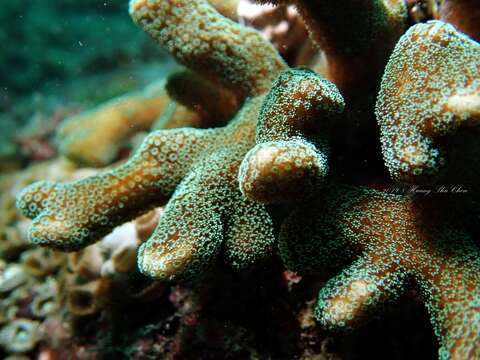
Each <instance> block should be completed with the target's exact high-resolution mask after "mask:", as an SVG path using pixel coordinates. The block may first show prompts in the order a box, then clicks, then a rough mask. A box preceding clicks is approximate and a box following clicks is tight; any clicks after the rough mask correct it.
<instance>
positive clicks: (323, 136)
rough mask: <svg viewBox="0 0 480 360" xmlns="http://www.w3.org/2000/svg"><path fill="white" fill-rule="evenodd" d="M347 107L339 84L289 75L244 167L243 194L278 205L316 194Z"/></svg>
mask: <svg viewBox="0 0 480 360" xmlns="http://www.w3.org/2000/svg"><path fill="white" fill-rule="evenodd" d="M344 106H345V104H344V101H343V98H342V96H341V95H340V93H339V92H338V90H337V88H336V87H335V85H333V84H332V83H330V82H329V81H328V80H325V79H323V78H322V77H321V76H319V75H317V74H315V73H314V72H313V71H311V70H308V69H289V70H285V71H283V72H282V73H281V74H280V76H279V77H278V78H277V79H276V80H275V82H274V83H273V85H272V88H271V90H270V92H269V93H268V94H267V96H266V98H265V100H264V103H263V105H262V108H261V110H260V114H259V120H258V125H257V136H256V142H257V145H256V146H255V147H254V148H253V149H252V150H250V151H249V152H248V154H247V155H246V156H245V159H244V160H243V163H242V166H241V168H240V172H239V182H240V189H241V190H242V192H243V193H244V194H245V195H246V196H247V197H248V198H250V199H252V200H255V201H259V202H265V203H271V202H274V203H278V202H288V201H292V200H298V198H299V196H302V195H303V194H305V193H309V192H311V191H313V188H314V187H316V186H318V185H320V184H321V183H322V182H323V178H324V177H325V176H326V174H327V172H328V163H327V156H328V152H329V147H328V135H329V132H330V129H329V128H330V125H331V123H332V122H333V120H334V119H335V118H338V117H339V115H340V114H341V113H342V111H343V109H344Z"/></svg>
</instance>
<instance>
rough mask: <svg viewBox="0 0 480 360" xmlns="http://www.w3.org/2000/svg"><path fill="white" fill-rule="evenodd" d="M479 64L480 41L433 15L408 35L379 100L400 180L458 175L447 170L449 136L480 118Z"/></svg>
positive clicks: (385, 139) (390, 158)
mask: <svg viewBox="0 0 480 360" xmlns="http://www.w3.org/2000/svg"><path fill="white" fill-rule="evenodd" d="M479 70H480V45H479V44H478V43H477V42H475V41H473V40H471V39H470V38H468V37H467V36H465V35H463V34H461V33H459V32H458V31H456V30H455V29H454V28H453V27H452V26H451V25H448V24H446V23H443V22H440V21H430V22H428V23H426V24H418V25H415V26H413V27H411V28H410V29H409V30H408V31H407V32H406V33H405V34H404V35H403V36H402V38H401V39H400V41H399V42H398V44H397V46H396V47H395V50H394V52H393V54H392V56H391V58H390V60H389V62H388V65H387V67H386V69H385V74H384V77H383V80H382V85H381V90H380V93H379V95H378V100H377V105H376V114H377V120H378V123H379V125H380V128H381V142H382V151H383V156H384V159H385V164H386V166H387V168H388V170H389V172H390V175H391V177H392V178H393V179H394V180H396V181H403V182H411V183H418V182H430V183H431V182H432V177H433V178H437V179H436V180H438V178H439V177H441V176H442V175H443V176H444V177H445V176H446V175H450V176H454V175H455V174H451V171H450V173H449V174H444V170H443V169H444V168H445V167H446V166H447V165H449V163H451V162H452V161H449V160H450V159H449V158H448V156H449V151H450V150H451V148H452V147H453V146H449V140H450V139H449V137H450V138H452V137H453V135H455V133H456V132H457V129H465V130H467V131H471V130H468V129H469V128H471V127H473V126H476V125H478V124H479V120H480V76H479V73H480V72H479ZM474 141H475V140H474ZM474 146H475V145H474V144H472V147H474ZM460 156H464V157H465V156H468V154H465V153H463V154H460ZM456 161H459V160H458V159H456ZM476 179H478V176H477V177H476ZM460 180H462V181H465V180H466V179H460Z"/></svg>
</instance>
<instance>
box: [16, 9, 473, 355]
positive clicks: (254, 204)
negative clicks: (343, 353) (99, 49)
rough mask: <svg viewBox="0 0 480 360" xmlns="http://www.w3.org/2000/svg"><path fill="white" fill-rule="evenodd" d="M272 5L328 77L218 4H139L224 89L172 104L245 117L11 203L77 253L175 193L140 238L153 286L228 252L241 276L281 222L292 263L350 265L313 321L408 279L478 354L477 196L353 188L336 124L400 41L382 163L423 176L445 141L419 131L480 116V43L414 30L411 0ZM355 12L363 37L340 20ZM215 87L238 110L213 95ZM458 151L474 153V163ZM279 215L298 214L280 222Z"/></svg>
mask: <svg viewBox="0 0 480 360" xmlns="http://www.w3.org/2000/svg"><path fill="white" fill-rule="evenodd" d="M261 2H264V1H261ZM270 2H274V3H276V4H278V3H281V4H287V3H295V4H296V5H297V7H298V8H299V10H300V13H301V14H302V15H303V17H304V19H305V21H306V23H307V25H308V27H309V30H310V32H311V35H312V37H313V39H315V40H316V42H317V44H318V45H319V46H320V47H322V48H323V50H324V51H325V54H326V56H327V60H328V61H327V62H328V71H327V77H328V80H327V79H324V78H323V77H321V76H319V75H317V74H316V73H314V72H313V71H311V70H308V69H289V68H288V66H287V64H286V63H285V61H284V60H283V59H282V58H281V57H280V55H279V53H278V52H277V51H276V50H275V49H274V47H273V46H272V45H271V44H269V43H268V42H267V41H265V40H264V39H263V38H262V36H261V35H260V34H259V33H258V32H257V31H255V30H252V29H250V28H247V27H243V26H240V25H239V24H237V23H235V22H234V21H232V20H231V19H228V18H226V17H223V16H222V15H220V14H219V12H218V11H217V10H216V9H215V7H214V6H212V4H211V3H209V2H207V1H206V0H196V1H188V0H169V1H163V0H131V1H130V14H131V16H132V18H133V19H134V21H135V22H136V23H137V24H138V25H140V26H141V27H142V28H143V29H144V30H145V31H146V32H147V33H149V34H150V35H151V36H152V37H153V38H154V39H155V40H156V41H157V42H158V43H159V44H160V45H161V46H163V47H164V48H166V49H167V50H168V51H169V52H170V53H171V54H172V55H173V56H174V57H175V59H176V60H177V61H178V62H179V63H181V64H183V65H184V66H186V67H187V68H188V69H189V71H192V72H193V75H192V79H193V80H192V81H191V82H188V81H187V82H186V83H188V84H194V83H197V84H200V85H199V86H203V85H201V84H207V85H206V86H213V87H215V86H219V87H220V88H224V89H228V92H226V93H225V94H228V96H225V97H224V98H223V97H221V96H217V95H215V94H216V92H215V91H213V90H212V88H210V90H212V91H210V90H208V91H205V92H198V91H191V92H190V91H187V92H186V94H184V95H183V94H182V93H181V92H180V93H175V91H171V95H173V96H172V97H174V98H175V99H176V100H177V101H179V102H181V103H183V104H184V105H185V106H186V107H188V108H190V109H194V108H195V107H196V108H197V109H201V111H203V112H206V113H210V112H213V113H217V114H219V116H220V117H221V118H224V120H226V119H227V118H229V117H230V114H233V113H235V114H234V115H232V116H231V117H232V118H231V120H230V121H229V122H228V124H226V125H225V126H222V127H217V128H209V129H192V128H182V129H170V130H159V131H155V132H152V133H150V134H149V135H148V136H147V138H146V139H145V141H144V142H143V144H142V146H141V147H140V148H139V149H138V150H137V151H136V153H135V154H134V155H133V156H132V157H131V158H130V159H129V160H128V161H127V162H125V163H124V164H122V165H120V166H117V167H115V168H113V169H110V170H106V171H103V172H100V173H98V174H96V175H94V176H91V177H88V178H85V179H82V180H78V181H74V182H70V183H57V182H49V181H44V182H38V183H35V184H33V185H31V186H29V187H27V188H26V189H25V190H23V192H22V193H21V194H20V195H19V196H18V199H17V205H18V207H19V208H20V209H21V210H22V212H23V213H24V214H25V215H26V216H28V217H30V218H32V219H33V222H32V226H31V229H30V232H29V237H30V240H31V241H32V242H34V243H37V244H40V245H45V246H50V247H54V248H57V249H61V250H66V251H72V250H77V249H80V248H83V247H85V246H87V245H88V244H91V243H93V242H95V241H98V240H99V238H100V237H102V236H104V235H106V234H107V233H109V232H110V231H111V230H112V229H113V228H114V227H116V226H118V225H120V224H122V223H124V222H126V221H128V220H131V219H133V218H135V217H137V216H139V215H141V214H143V213H145V212H147V211H149V210H151V209H153V208H154V207H157V206H159V205H163V204H166V206H165V210H164V213H163V214H162V216H161V217H160V219H159V223H158V226H157V228H156V229H155V231H154V232H153V234H152V235H151V237H150V238H149V239H148V240H147V241H146V242H145V243H143V244H142V245H141V246H140V248H139V251H138V266H139V268H140V270H141V271H142V272H143V273H144V274H146V275H148V276H150V277H153V278H156V279H161V280H173V279H179V280H185V279H198V278H199V277H201V276H202V275H204V274H205V273H206V272H207V271H208V270H209V268H210V267H211V266H212V264H214V263H215V261H216V260H217V258H218V257H219V256H220V258H222V259H223V260H224V261H225V262H226V263H228V264H229V265H230V266H232V267H233V268H236V269H239V268H246V267H250V266H251V265H253V264H254V263H257V262H258V261H261V260H263V259H265V258H266V257H268V256H270V255H272V253H273V252H274V250H275V245H276V244H275V230H276V228H275V225H274V224H275V221H276V220H280V221H281V222H283V223H282V225H281V229H280V234H279V238H278V250H279V253H280V256H281V258H282V260H283V262H284V263H285V265H286V266H287V267H288V268H289V269H291V270H294V271H298V272H300V273H309V272H318V271H323V270H324V269H327V268H328V269H334V270H337V269H339V268H341V267H343V266H347V267H346V268H344V270H343V271H341V272H340V274H339V275H337V276H336V277H334V278H333V279H331V280H330V281H328V282H327V284H326V285H325V286H324V287H323V288H322V289H321V290H320V296H319V300H318V303H317V307H316V317H317V319H318V320H319V322H320V323H321V324H322V325H324V326H325V327H327V328H331V329H339V328H340V329H341V328H349V327H351V326H354V325H356V323H357V322H358V320H360V319H364V318H368V317H371V315H372V314H373V312H374V311H375V310H376V308H377V307H378V306H379V305H382V304H383V303H387V302H392V301H394V300H396V299H397V298H398V297H399V296H400V294H402V293H403V292H405V291H406V289H408V288H410V286H411V285H414V286H417V287H418V288H419V289H420V290H421V293H422V298H423V302H424V303H425V304H426V306H427V308H428V311H429V314H430V317H431V321H432V324H433V326H434V330H435V333H436V335H437V337H438V339H439V341H440V344H441V349H440V357H441V358H442V359H447V358H457V359H463V358H469V357H475V356H479V354H478V347H477V346H476V345H477V344H478V341H479V339H480V329H479V326H480V319H479V316H478V314H479V311H478V309H479V276H478V274H479V271H480V254H479V249H478V247H477V245H476V244H475V243H474V240H472V239H473V236H472V234H471V231H470V228H471V227H474V228H476V226H477V225H475V224H473V225H472V223H471V222H470V221H469V219H470V218H471V214H469V213H468V210H469V207H468V206H467V201H465V199H464V198H461V197H460V198H456V199H452V198H454V195H453V194H451V196H449V197H444V198H442V197H441V196H438V194H437V195H435V196H432V197H431V198H428V197H427V198H424V199H420V198H416V197H411V196H407V195H405V194H402V195H394V194H391V193H388V191H387V190H384V191H379V190H374V189H373V188H372V187H373V185H372V183H373V184H375V182H377V185H376V186H377V187H381V188H385V185H386V184H388V183H389V182H390V181H389V180H385V179H380V180H379V179H377V178H375V179H372V178H374V176H375V175H376V174H372V178H369V179H368V181H364V182H367V183H368V184H366V185H370V186H365V184H362V185H363V186H358V185H341V184H343V183H345V182H347V183H348V182H349V183H353V182H355V180H352V179H351V178H350V177H349V176H350V175H349V174H348V173H347V174H345V172H347V171H348V170H350V169H345V168H340V167H339V165H345V164H346V161H344V160H342V156H343V155H344V154H345V149H339V148H338V144H348V143H349V138H348V136H349V135H351V133H347V132H346V131H345V133H343V132H342V131H341V130H343V129H344V128H345V126H346V124H347V125H348V126H349V125H351V124H352V122H351V120H352V119H355V117H359V119H357V123H360V124H363V123H362V121H363V120H364V119H363V117H366V118H367V120H368V118H369V116H368V115H366V112H362V111H359V112H358V111H357V110H358V106H359V104H358V103H359V102H363V101H364V102H365V103H366V104H367V105H366V107H369V105H370V103H371V98H372V95H373V94H374V93H375V92H376V91H377V88H378V87H379V86H380V75H381V73H382V72H383V71H384V66H385V64H386V63H387V58H388V55H389V54H390V53H391V51H392V50H393V47H394V45H395V43H396V42H397V40H398V39H399V38H400V37H401V38H400V40H399V42H398V44H397V46H396V47H395V50H393V54H392V56H391V58H390V61H389V62H388V65H387V67H386V69H385V73H384V78H383V82H382V85H381V91H380V94H379V97H378V101H377V117H378V119H377V120H378V123H379V125H380V126H381V131H382V134H381V139H382V146H383V152H384V157H385V160H386V161H385V162H386V165H387V167H388V168H389V170H390V172H391V174H392V177H393V180H411V179H412V178H414V177H415V176H416V175H419V174H422V171H423V170H424V169H425V168H424V167H421V166H420V167H415V166H411V165H412V164H417V163H421V164H427V168H428V169H427V170H428V171H427V170H425V172H426V173H429V174H430V173H431V172H432V171H430V170H431V169H434V170H437V168H436V166H437V165H438V164H439V163H440V161H433V162H431V161H430V162H429V160H431V159H430V158H431V156H432V154H433V155H435V154H436V153H435V151H433V150H432V149H430V148H429V147H428V146H425V144H424V143H421V144H420V145H419V143H412V142H408V141H409V140H411V139H412V138H414V139H417V138H415V137H422V141H424V142H425V141H426V142H427V143H428V142H429V141H433V138H434V137H436V136H444V135H449V134H450V133H451V132H453V130H455V129H456V128H457V127H458V125H459V123H461V124H462V125H463V124H469V125H477V122H478V81H479V78H478V61H477V60H478V59H477V58H478V56H477V55H478V54H477V53H478V43H476V42H475V41H474V40H471V39H469V38H467V37H466V36H465V35H463V34H461V33H459V32H458V31H457V30H455V29H454V28H452V27H451V26H450V25H447V24H445V23H443V22H430V23H427V24H419V25H415V26H414V27H412V28H411V29H410V30H408V31H407V32H406V33H405V34H404V35H402V33H403V31H404V30H405V27H406V25H405V17H406V13H405V12H406V9H405V7H404V5H403V2H402V1H380V0H379V1H351V2H349V1H338V2H333V1H327V0H325V1H311V2H307V1H303V0H298V1H291V2H290V1H270ZM213 3H215V2H213ZM217 6H218V4H217ZM358 13H360V14H361V15H360V16H358ZM353 14H355V15H356V18H355V19H356V23H355V24H356V29H355V31H352V29H351V28H347V27H346V25H345V23H346V20H349V19H350V18H351V17H352V16H353ZM232 18H234V16H232ZM347 22H348V21H347ZM370 55H371V57H369V56H370ZM369 59H372V63H371V64H369V63H368V62H369ZM350 75H351V76H350ZM187 77H189V75H187ZM185 79H186V77H185V73H184V74H183V75H179V76H178V77H172V81H176V82H177V84H182V83H185V82H184V81H185ZM197 80H199V81H197ZM204 81H205V82H204ZM330 81H332V82H330ZM187 87H188V86H187ZM337 87H338V89H340V90H338V89H337ZM184 88H185V87H184ZM173 90H175V87H174V88H173ZM222 93H223V92H222ZM200 94H201V95H200ZM440 95H441V96H440ZM217 97H218V98H221V101H220V103H221V104H224V105H225V107H226V108H228V109H229V111H226V112H218V109H219V107H217V106H215V105H212V104H211V102H212V101H213V99H215V98H217ZM344 97H345V100H344ZM195 100H197V101H198V102H196V101H195ZM351 103H354V104H355V105H354V106H350V107H349V105H350V104H351ZM224 105H222V106H221V108H223V106H224ZM237 106H238V107H239V109H238V111H236V109H237ZM356 109H357V110H356ZM369 110H371V109H369ZM450 112H451V113H452V114H454V115H449V114H450ZM445 113H448V114H447V115H446V116H444V115H445ZM345 119H348V120H349V121H344V120H345ZM363 125H365V124H363ZM339 130H340V131H339ZM353 134H354V135H357V136H358V133H355V132H353ZM360 134H361V133H360ZM466 134H467V135H465V136H467V137H469V139H471V138H472V132H467V133H466ZM337 137H343V138H342V139H341V141H339V140H338V139H337ZM345 138H346V139H345ZM417 140H418V139H417ZM332 144H333V145H332ZM397 145H399V147H397ZM427 145H430V143H428V144H427ZM412 146H413V150H412ZM415 146H416V147H415ZM464 149H465V148H461V149H460V150H461V152H462V155H464V160H465V161H468V159H470V160H471V159H474V158H473V157H472V154H471V153H464V154H463V150H464ZM402 151H403V153H402ZM428 151H430V152H428ZM399 152H400V153H401V154H400V155H399ZM405 152H407V153H408V154H407V155H409V154H410V155H412V154H411V153H413V155H414V156H413V155H412V156H405ZM425 152H426V153H425ZM417 155H418V156H417ZM429 156H430V158H429ZM425 158H426V160H425ZM398 159H401V160H402V161H400V163H398V162H397V160H398ZM330 160H332V161H330ZM349 160H351V159H349ZM424 160H425V161H424ZM405 164H407V165H405ZM431 164H433V165H432V166H430V165H431ZM462 164H464V163H462ZM353 166H354V165H352V167H353ZM422 166H423V165H422ZM418 169H420V170H422V171H420V173H419V171H418ZM457 175H459V178H460V180H462V181H463V180H465V181H466V182H467V183H469V184H472V179H471V178H469V179H466V178H464V177H463V175H464V174H463V173H459V174H457ZM475 181H478V177H477V178H475V179H474V180H473V182H475ZM356 182H357V183H358V182H362V181H359V180H356ZM378 183H380V185H379V184H378ZM429 184H430V185H431V184H433V183H432V182H429ZM322 186H323V188H322ZM473 197H474V198H475V199H476V197H475V196H473ZM272 204H273V205H276V206H272ZM278 204H281V205H280V206H278ZM449 208H454V209H455V211H457V213H456V214H455V216H450V214H449V212H448V211H449ZM270 210H272V211H270ZM275 210H279V211H277V212H276V211H275ZM285 212H290V215H288V216H287V217H286V219H283V216H282V214H283V213H285ZM476 214H477V213H476V212H475V213H474V216H475V215H476ZM279 218H280V219H279ZM351 261H353V263H352V264H351V265H350V266H348V263H349V262H351ZM81 290H82V289H81ZM83 290H84V289H83ZM192 321H193V320H192Z"/></svg>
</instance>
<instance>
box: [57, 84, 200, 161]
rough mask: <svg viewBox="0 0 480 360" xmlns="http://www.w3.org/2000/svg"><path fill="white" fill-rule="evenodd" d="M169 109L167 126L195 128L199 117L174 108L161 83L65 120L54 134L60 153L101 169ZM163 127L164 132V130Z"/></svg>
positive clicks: (181, 108) (179, 108) (190, 112)
mask: <svg viewBox="0 0 480 360" xmlns="http://www.w3.org/2000/svg"><path fill="white" fill-rule="evenodd" d="M169 106H174V107H175V108H174V109H173V111H171V114H170V116H169V121H168V122H169V123H173V124H175V126H177V127H178V125H184V126H195V125H196V124H198V123H199V122H200V121H199V119H200V116H199V115H198V114H197V113H195V112H194V111H190V110H187V109H185V108H183V106H179V105H175V104H174V103H173V101H172V99H171V98H170V97H169V96H168V94H167V92H166V91H165V82H164V81H161V82H158V83H154V84H152V85H150V86H149V87H147V88H146V89H145V90H143V91H140V92H134V93H130V94H127V95H124V96H122V97H120V98H116V99H113V100H110V101H108V102H107V103H104V104H101V105H99V106H98V107H96V108H94V109H91V110H89V111H86V112H82V113H80V114H78V115H75V116H72V117H70V118H67V119H66V120H65V121H64V122H63V123H62V125H61V126H60V128H59V129H58V131H57V141H58V142H59V147H60V152H61V153H62V155H64V156H65V157H67V158H68V159H70V160H72V161H74V162H76V163H79V164H83V165H89V166H105V165H108V164H110V163H112V162H113V161H114V160H115V159H116V158H117V153H118V150H119V148H120V147H121V146H122V145H124V144H125V142H126V140H128V139H129V138H130V137H131V136H132V135H133V134H135V133H137V132H139V131H147V130H149V129H150V128H151V126H152V125H153V123H154V122H155V120H156V119H157V118H158V117H159V116H160V115H161V114H162V113H163V112H165V111H166V109H167V108H168V107H169ZM168 127H169V126H168V124H167V126H165V128H168Z"/></svg>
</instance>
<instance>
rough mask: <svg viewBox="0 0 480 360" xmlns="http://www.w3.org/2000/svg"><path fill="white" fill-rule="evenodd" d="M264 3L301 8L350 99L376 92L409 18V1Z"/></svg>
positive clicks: (333, 75)
mask: <svg viewBox="0 0 480 360" xmlns="http://www.w3.org/2000/svg"><path fill="white" fill-rule="evenodd" d="M259 2H263V3H269V2H270V3H276V4H285V3H291V4H295V5H296V6H297V8H298V10H299V12H300V14H301V15H302V17H303V18H304V20H305V23H306V25H307V28H308V30H309V32H310V35H311V37H312V38H313V39H314V41H315V42H316V43H317V44H318V45H319V46H320V48H321V49H322V50H323V51H325V54H326V56H327V62H328V78H329V80H331V81H332V82H333V83H335V85H337V86H338V87H339V89H340V90H341V92H342V94H343V95H344V96H346V97H350V96H351V95H352V94H365V93H366V92H368V91H372V90H373V91H375V90H376V86H377V84H378V81H379V79H380V77H381V74H382V71H383V67H384V66H385V64H386V62H387V59H388V56H389V54H390V52H391V50H392V49H393V47H394V46H395V42H396V41H397V40H398V38H399V37H400V35H401V34H402V32H403V31H404V29H405V21H406V15H407V14H406V7H405V5H404V2H403V0H394V1H388V0H373V1H370V0H358V1H351V0H337V1H333V0H313V1H312V0H280V1H270V0H260V1H259Z"/></svg>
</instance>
